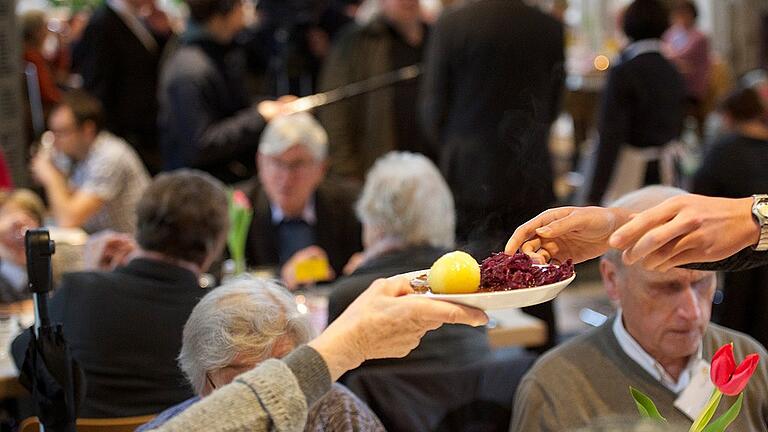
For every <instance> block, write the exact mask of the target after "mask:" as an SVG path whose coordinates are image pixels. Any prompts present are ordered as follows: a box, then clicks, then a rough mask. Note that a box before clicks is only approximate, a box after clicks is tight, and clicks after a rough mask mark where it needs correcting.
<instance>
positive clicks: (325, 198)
mask: <svg viewBox="0 0 768 432" xmlns="http://www.w3.org/2000/svg"><path fill="white" fill-rule="evenodd" d="M327 153H328V135H327V134H326V132H325V129H323V127H322V126H320V124H319V123H318V122H317V121H316V120H315V119H314V118H313V117H312V116H311V115H310V114H307V113H297V114H292V115H290V116H283V117H279V118H276V119H275V120H274V121H273V122H271V123H270V124H269V125H268V126H267V127H266V129H264V134H263V136H262V139H261V142H260V144H259V151H258V154H257V165H258V178H254V179H252V180H250V181H249V182H247V183H244V184H243V185H242V187H241V188H242V190H243V192H244V193H245V194H246V196H247V197H248V198H249V199H250V200H251V202H252V203H253V210H254V214H253V219H252V221H251V227H250V230H249V232H248V240H247V244H246V262H247V264H248V265H249V266H252V267H263V266H266V267H273V268H279V269H280V275H281V277H282V279H283V282H284V283H285V284H286V286H287V287H288V288H291V289H293V288H296V287H297V285H298V281H296V269H297V266H299V265H300V263H301V262H302V261H305V260H306V259H308V258H310V257H314V258H320V259H321V260H325V261H326V262H327V263H328V264H330V268H331V269H332V272H329V273H328V275H327V277H325V278H321V279H318V280H316V281H315V282H321V281H324V280H328V279H333V278H334V274H335V275H341V273H342V271H343V269H344V265H345V264H346V263H347V261H348V260H349V258H350V257H351V256H352V255H353V254H354V253H356V252H359V251H360V250H361V249H362V245H361V240H360V224H359V222H358V221H357V218H356V217H355V212H354V202H355V200H356V199H357V194H358V186H357V185H356V184H355V183H351V182H349V181H347V180H343V179H339V178H329V177H326V170H327Z"/></svg>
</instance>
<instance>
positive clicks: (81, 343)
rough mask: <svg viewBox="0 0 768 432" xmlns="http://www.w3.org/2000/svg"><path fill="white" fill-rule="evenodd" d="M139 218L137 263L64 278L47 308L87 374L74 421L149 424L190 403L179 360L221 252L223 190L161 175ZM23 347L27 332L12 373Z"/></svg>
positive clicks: (17, 346)
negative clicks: (205, 280)
mask: <svg viewBox="0 0 768 432" xmlns="http://www.w3.org/2000/svg"><path fill="white" fill-rule="evenodd" d="M192 202H194V203H196V204H195V205H190V203H192ZM136 213H137V218H138V231H137V233H136V241H137V243H138V245H139V250H138V252H137V255H136V257H135V258H134V259H133V260H131V261H130V262H129V263H128V264H127V265H126V266H124V267H118V268H117V269H115V270H113V271H110V272H101V271H89V272H78V273H70V274H67V275H65V276H64V278H63V280H62V283H61V285H60V286H59V288H58V289H57V290H56V292H55V293H54V295H53V298H52V299H51V301H50V304H49V308H50V315H51V321H52V322H54V323H61V324H62V326H63V330H64V334H65V335H66V339H67V342H68V344H69V347H70V349H71V351H72V357H73V358H74V360H76V361H77V362H78V363H79V365H80V367H81V368H82V370H83V372H84V374H85V382H86V389H85V400H84V402H83V404H82V405H81V407H80V412H79V416H80V417H95V418H103V417H126V416H137V415H147V414H156V413H158V412H160V411H163V410H164V409H166V408H168V407H169V406H172V405H175V404H177V403H179V402H182V401H185V400H187V399H189V398H190V397H192V396H193V395H194V392H193V391H192V389H191V388H190V387H189V386H188V385H187V384H186V381H185V379H184V375H183V374H182V373H181V371H180V370H179V368H178V367H177V364H176V357H177V356H178V353H179V350H180V348H181V340H182V330H183V328H184V324H185V323H186V321H187V318H188V317H189V314H190V313H191V311H192V308H194V306H195V305H196V304H197V302H198V300H199V299H200V298H201V297H202V296H203V295H204V294H205V290H204V289H202V288H201V287H200V285H199V283H198V277H199V275H200V274H201V273H202V272H204V271H206V269H207V268H208V267H209V266H210V264H211V262H213V260H214V259H215V258H217V257H218V256H219V255H220V254H221V252H222V250H223V246H224V241H225V238H226V230H227V226H228V215H227V198H226V195H225V193H224V190H223V185H221V184H220V183H219V182H218V181H216V180H215V179H213V178H212V177H210V176H209V175H206V174H204V173H194V172H190V171H188V170H183V171H177V172H175V173H172V174H160V175H159V176H157V177H156V178H155V181H154V182H153V183H152V185H151V186H150V187H149V188H148V189H147V191H146V193H145V195H144V197H143V198H142V200H141V201H140V202H139V204H138V206H137V210H136ZM29 338H30V334H29V330H27V331H26V332H25V333H23V334H22V335H21V336H19V337H18V338H17V339H16V340H15V341H14V343H13V355H14V360H15V361H16V364H17V366H20V365H21V364H22V363H23V361H24V352H25V349H26V347H27V344H28V341H29Z"/></svg>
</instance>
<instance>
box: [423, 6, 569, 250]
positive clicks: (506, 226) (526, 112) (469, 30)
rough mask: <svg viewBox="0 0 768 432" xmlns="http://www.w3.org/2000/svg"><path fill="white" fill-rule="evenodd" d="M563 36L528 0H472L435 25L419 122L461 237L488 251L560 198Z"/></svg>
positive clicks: (560, 27) (427, 55) (555, 25)
mask: <svg viewBox="0 0 768 432" xmlns="http://www.w3.org/2000/svg"><path fill="white" fill-rule="evenodd" d="M563 45H564V36H563V27H562V24H561V23H559V22H558V21H556V20H555V19H554V18H552V17H550V16H548V15H546V14H544V13H542V12H541V11H539V10H538V9H536V8H533V7H529V6H527V5H525V4H524V3H523V2H522V1H520V0H482V1H478V2H473V3H470V4H467V5H465V6H463V7H460V8H458V9H455V10H452V11H446V12H445V13H444V14H443V15H442V16H441V17H440V19H439V20H438V22H437V24H436V25H435V26H434V28H433V31H432V34H431V36H430V40H429V43H428V47H427V53H426V61H425V66H424V68H425V70H424V76H423V81H422V87H421V92H420V113H421V116H420V117H421V123H422V126H423V129H424V130H425V131H426V132H427V135H428V136H429V138H430V140H431V142H432V145H433V146H434V147H435V150H436V153H437V157H438V161H439V163H438V165H439V167H440V170H441V172H442V173H443V175H444V176H445V179H446V181H447V182H448V185H449V186H450V188H451V191H452V192H453V194H454V198H455V199H456V211H457V235H458V238H457V240H458V241H459V242H460V244H461V243H462V242H470V243H471V244H472V243H474V242H482V243H484V245H483V246H481V247H479V248H476V249H478V254H479V255H481V256H480V258H484V255H487V254H488V252H491V251H498V250H500V249H501V248H502V247H503V245H504V240H506V237H507V235H508V234H509V232H510V231H511V230H512V229H514V227H516V226H517V225H518V224H519V223H522V222H523V221H525V220H527V219H528V218H530V217H532V216H534V215H535V214H536V213H538V212H540V211H542V210H544V209H545V208H547V207H548V206H549V205H551V204H553V202H554V192H553V189H552V182H553V180H552V168H551V164H550V156H549V151H548V137H549V128H550V125H551V124H552V122H553V121H554V120H555V118H556V117H557V115H558V111H559V102H560V94H561V89H562V83H563V79H564V74H563V67H564V48H563Z"/></svg>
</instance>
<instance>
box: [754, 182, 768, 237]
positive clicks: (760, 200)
mask: <svg viewBox="0 0 768 432" xmlns="http://www.w3.org/2000/svg"><path fill="white" fill-rule="evenodd" d="M752 198H753V199H754V202H753V204H752V214H753V216H754V217H755V218H756V219H757V222H758V223H759V224H760V239H759V240H758V241H757V245H755V246H754V247H753V249H754V250H756V251H766V250H768V217H766V214H765V213H762V212H760V211H759V210H758V206H760V204H763V206H764V205H765V204H768V195H753V196H752ZM763 206H760V207H763ZM763 209H764V207H763Z"/></svg>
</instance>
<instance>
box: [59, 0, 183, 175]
mask: <svg viewBox="0 0 768 432" xmlns="http://www.w3.org/2000/svg"><path fill="white" fill-rule="evenodd" d="M140 10H142V12H143V10H147V11H148V12H150V13H149V15H147V16H140ZM171 35H172V32H171V27H170V25H169V23H168V19H167V17H165V15H164V14H163V13H162V12H160V11H159V10H158V9H157V8H156V7H155V5H154V1H153V0H109V1H107V2H106V4H104V5H102V6H101V7H99V8H98V9H97V10H96V11H95V12H94V14H93V16H92V17H91V18H90V20H89V21H88V25H87V27H86V28H85V30H84V33H83V37H82V39H81V40H80V41H79V42H78V45H77V46H76V47H75V56H74V57H75V60H77V61H76V62H75V64H74V65H73V67H74V68H75V69H77V70H78V71H79V72H80V73H81V75H82V77H83V88H84V89H85V90H87V91H88V92H90V93H93V94H94V95H95V96H96V97H97V98H98V99H99V100H100V101H101V103H102V105H103V106H104V113H105V123H106V128H107V129H108V130H109V131H111V132H112V133H114V134H115V135H119V136H121V137H123V138H125V139H126V141H128V142H129V143H130V144H131V145H132V146H133V147H134V148H135V149H136V151H137V153H138V154H139V156H140V157H141V159H142V161H143V162H144V164H145V165H146V166H147V169H148V171H149V172H150V173H152V174H156V173H157V172H159V171H160V168H161V164H162V162H161V160H160V159H161V158H160V147H159V143H158V141H157V109H158V108H157V99H156V94H157V79H158V68H159V63H160V58H161V55H162V52H163V49H164V47H165V45H166V43H167V41H168V40H169V39H170V37H171Z"/></svg>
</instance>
